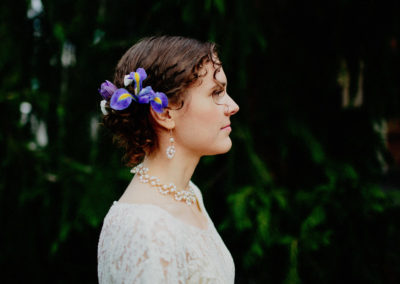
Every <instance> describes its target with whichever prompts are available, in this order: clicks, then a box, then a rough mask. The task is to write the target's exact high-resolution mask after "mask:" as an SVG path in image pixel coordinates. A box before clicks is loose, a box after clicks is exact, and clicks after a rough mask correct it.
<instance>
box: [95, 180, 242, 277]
mask: <svg viewBox="0 0 400 284" xmlns="http://www.w3.org/2000/svg"><path fill="white" fill-rule="evenodd" d="M191 185H192V186H193V188H194V189H195V193H196V196H197V198H198V200H199V203H200V207H201V209H202V211H203V212H204V213H205V215H206V217H207V220H208V228H207V229H205V230H202V229H200V228H198V227H195V226H192V225H189V224H186V223H184V222H183V221H181V220H179V219H177V218H176V217H174V216H173V215H171V214H170V213H169V212H168V211H166V210H164V209H162V208H161V207H159V206H156V205H152V204H129V203H120V202H114V204H113V205H112V206H111V208H110V210H109V212H108V213H107V215H106V217H105V218H104V223H103V228H102V230H101V233H100V240H99V244H98V277H99V283H101V284H102V283H125V284H128V283H150V284H154V283H174V284H175V283H196V284H197V283H234V277H235V267H234V263H233V259H232V256H231V254H230V253H229V251H228V249H227V248H226V246H225V244H224V242H223V241H222V239H221V237H220V236H219V234H218V232H217V231H216V229H215V227H214V224H213V223H212V221H211V219H210V217H209V216H208V214H207V212H206V210H205V208H204V204H203V199H202V196H201V192H200V190H199V189H198V188H197V187H196V186H195V185H194V184H193V183H191Z"/></svg>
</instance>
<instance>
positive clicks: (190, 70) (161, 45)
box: [103, 36, 221, 167]
mask: <svg viewBox="0 0 400 284" xmlns="http://www.w3.org/2000/svg"><path fill="white" fill-rule="evenodd" d="M208 62H212V64H213V65H214V68H215V72H214V80H215V76H216V73H217V72H218V71H219V70H220V67H221V63H220V61H219V59H218V57H217V47H216V45H215V43H211V42H200V41H198V40H196V39H191V38H184V37H178V36H158V37H148V38H143V39H142V40H140V41H139V42H137V43H136V44H135V45H133V46H132V47H131V48H130V49H129V50H128V51H127V52H126V53H125V54H124V55H123V56H122V58H121V59H120V61H119V62H118V65H117V67H116V70H115V74H114V85H115V86H116V87H117V88H126V89H127V90H128V91H129V92H131V93H134V90H133V87H132V85H129V86H128V87H125V86H124V77H125V75H127V74H129V73H130V72H134V71H136V69H137V68H139V67H142V68H144V69H145V71H146V73H147V78H146V80H144V81H143V87H146V86H151V87H152V88H153V90H154V91H156V92H163V93H165V95H166V96H167V97H168V102H169V104H168V107H169V108H172V109H180V108H181V107H183V105H184V101H185V91H186V90H187V89H188V88H189V87H190V86H192V85H193V84H194V83H196V82H197V81H198V80H199V78H200V77H203V76H205V75H206V72H205V69H203V68H202V67H203V66H204V65H205V64H206V63H208ZM149 107H150V105H149V104H138V103H135V102H132V103H131V104H130V106H129V107H128V108H127V109H124V110H114V109H111V108H110V104H109V102H107V103H106V109H107V111H108V114H106V115H104V116H103V125H104V126H106V127H107V128H108V129H110V131H111V132H112V134H113V142H114V143H116V144H117V146H118V147H121V148H123V149H124V156H123V158H122V160H123V161H124V163H125V165H126V166H128V167H132V166H134V165H136V164H138V163H140V162H141V161H142V160H143V158H144V156H145V155H146V154H148V153H151V152H153V151H154V150H156V149H157V148H158V137H157V133H156V131H155V128H156V122H155V121H154V119H153V117H152V116H151V114H150V111H149Z"/></svg>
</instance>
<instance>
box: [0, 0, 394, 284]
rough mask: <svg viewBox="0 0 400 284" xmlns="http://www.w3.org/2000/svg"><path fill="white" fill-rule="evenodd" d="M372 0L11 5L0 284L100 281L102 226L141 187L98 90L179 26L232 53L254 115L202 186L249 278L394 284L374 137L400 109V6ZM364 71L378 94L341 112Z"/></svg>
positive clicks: (239, 97)
mask: <svg viewBox="0 0 400 284" xmlns="http://www.w3.org/2000/svg"><path fill="white" fill-rule="evenodd" d="M361 2H362V1H361ZM361 2H360V1H340V2H332V3H324V4H322V2H321V3H311V2H307V3H303V2H299V1H284V2H282V1H264V2H263V1H239V0H235V1H224V0H204V1H193V0H190V1H182V0H170V1H148V2H146V1H141V2H140V1H128V0H123V1H117V2H115V1H114V2H113V1H107V0H105V1H104V0H100V1H84V0H77V1H74V2H71V1H43V2H42V4H43V10H42V11H36V12H35V13H33V14H32V13H31V16H30V17H27V15H28V14H29V13H28V11H29V9H31V8H32V7H31V5H30V4H29V1H3V2H2V3H1V4H0V15H1V18H2V22H1V24H0V37H1V38H2V44H1V45H0V69H1V71H2V74H3V75H2V76H1V78H0V106H1V109H2V112H1V113H0V119H1V121H2V122H3V123H2V124H0V127H1V131H0V146H1V147H0V153H1V157H2V159H1V164H0V165H1V168H0V170H1V173H2V174H1V175H0V202H1V208H2V209H1V211H0V212H1V213H0V218H1V221H2V224H3V231H4V232H5V233H3V234H2V236H3V242H2V244H3V247H2V248H1V249H2V254H1V256H0V260H1V265H2V267H3V268H4V271H5V273H4V276H3V279H5V280H9V281H8V282H28V281H29V282H40V283H43V282H51V283H53V282H54V279H57V280H56V282H60V283H97V279H96V275H97V274H96V265H97V263H96V248H97V241H98V237H99V232H100V228H101V225H102V220H103V217H104V216H105V214H106V213H107V210H108V208H109V206H110V205H111V203H112V201H113V200H115V199H117V198H118V197H119V196H120V194H121V193H122V192H123V190H124V188H125V187H126V185H127V184H128V182H129V180H130V178H131V175H130V173H129V171H128V170H127V169H124V168H123V165H122V162H121V152H119V151H117V150H115V148H114V146H113V145H112V143H111V137H110V135H109V133H107V132H105V131H104V130H103V129H101V128H100V127H99V125H98V122H99V119H100V110H99V105H98V104H99V102H100V96H99V95H98V94H97V88H98V86H99V83H100V82H101V81H102V80H104V79H107V78H108V79H111V78H112V72H113V68H114V66H115V64H116V62H117V60H118V59H119V58H120V56H121V55H122V53H123V52H124V51H125V50H126V49H127V48H128V47H129V46H131V45H132V44H133V43H134V42H135V41H136V40H138V39H139V38H141V37H143V36H148V35H153V34H179V35H186V36H191V37H195V38H199V39H201V40H213V41H216V42H217V43H218V44H219V45H220V47H221V48H220V57H221V59H222V62H223V63H224V70H225V72H226V74H227V77H228V81H229V89H228V92H229V93H230V95H231V96H232V97H233V98H234V99H235V100H236V101H237V102H238V104H239V105H240V108H241V110H240V112H239V113H238V114H237V115H235V116H234V117H232V126H233V132H232V134H231V137H232V140H233V148H232V150H231V152H230V153H229V154H227V155H224V156H222V157H204V158H203V159H202V160H201V163H200V165H199V167H198V169H197V170H196V173H195V176H194V180H195V182H196V183H197V184H198V185H199V186H200V188H201V189H202V190H203V196H204V199H205V203H206V207H207V209H208V211H209V213H210V215H211V216H212V218H213V220H214V223H215V224H216V226H217V228H218V229H219V230H220V232H221V235H222V237H223V239H224V241H225V243H226V244H227V246H228V248H229V250H230V251H231V252H232V254H233V258H234V260H235V265H236V282H237V283H287V284H291V283H343V282H349V283H359V282H362V283H398V282H399V280H400V271H399V267H400V257H399V256H400V251H399V248H398V244H397V242H398V241H397V240H398V239H399V238H400V230H399V226H398V219H399V217H400V216H399V213H400V210H399V208H400V207H399V206H400V190H399V180H398V177H397V176H398V165H397V166H396V165H395V164H393V163H392V162H391V157H390V154H389V153H388V151H387V148H386V146H385V141H384V139H382V136H381V133H378V132H377V129H376V127H375V126H376V125H379V124H380V123H381V122H382V120H385V119H386V118H391V117H399V109H400V106H399V102H400V100H399V90H400V88H399V82H398V78H397V77H396V76H395V74H398V70H399V69H398V66H399V56H398V47H397V45H396V44H395V43H396V42H397V41H398V38H399V36H400V35H399V31H400V29H399V22H398V20H397V19H398V15H397V11H398V9H397V8H398V4H397V3H396V2H395V1H389V2H388V3H387V4H385V5H384V4H381V3H377V2H376V1H375V2H373V1H372V2H371V1H370V2H368V3H364V2H363V3H361ZM32 15H33V16H32ZM379 16H383V17H384V18H385V21H379V19H378V18H379ZM376 22H379V23H380V28H379V29H377V28H376ZM389 43H390V44H389ZM343 62H345V63H346V64H345V65H344V64H343ZM360 62H363V64H364V65H365V68H364V70H365V71H364V73H363V76H364V77H363V78H364V84H363V87H364V88H363V90H364V102H363V104H362V106H361V107H354V106H349V107H347V108H342V107H341V104H340V97H341V96H342V92H343V90H342V89H341V87H340V85H339V84H338V76H339V75H340V76H341V77H345V76H346V74H347V73H348V74H350V75H349V78H350V80H351V81H350V86H349V90H348V91H349V94H350V97H351V98H350V102H355V99H354V97H355V94H356V93H357V91H358V90H359V89H360V88H359V84H358V81H357V80H356V79H355V78H358V77H359V75H360V70H361V69H360ZM344 66H347V67H346V68H347V69H346V68H344ZM346 72H347V73H346ZM22 102H28V103H29V104H30V105H31V107H32V109H31V110H30V111H25V113H24V112H23V111H21V106H22ZM396 175H397V176H396ZM221 201H226V203H224V202H221ZM21 267H23V268H24V272H25V273H21ZM343 275H347V278H346V280H344V279H343Z"/></svg>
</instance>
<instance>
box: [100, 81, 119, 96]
mask: <svg viewBox="0 0 400 284" xmlns="http://www.w3.org/2000/svg"><path fill="white" fill-rule="evenodd" d="M116 90H117V87H115V86H114V84H113V83H111V82H110V81H108V80H106V81H105V82H104V83H103V84H101V86H100V89H99V93H100V95H101V96H102V97H103V99H105V100H107V101H108V100H109V99H110V98H111V96H112V95H113V94H114V92H115V91H116Z"/></svg>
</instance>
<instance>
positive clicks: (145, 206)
mask: <svg viewBox="0 0 400 284" xmlns="http://www.w3.org/2000/svg"><path fill="white" fill-rule="evenodd" d="M164 222H167V216H166V215H165V212H163V209H162V208H161V207H160V206H158V205H156V204H151V203H126V202H120V201H114V202H113V204H112V206H111V208H110V210H109V211H108V213H107V215H106V217H105V218H104V224H106V223H111V224H112V225H114V226H119V225H121V224H128V225H140V226H142V227H143V226H146V227H152V226H155V225H157V224H158V223H164Z"/></svg>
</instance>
